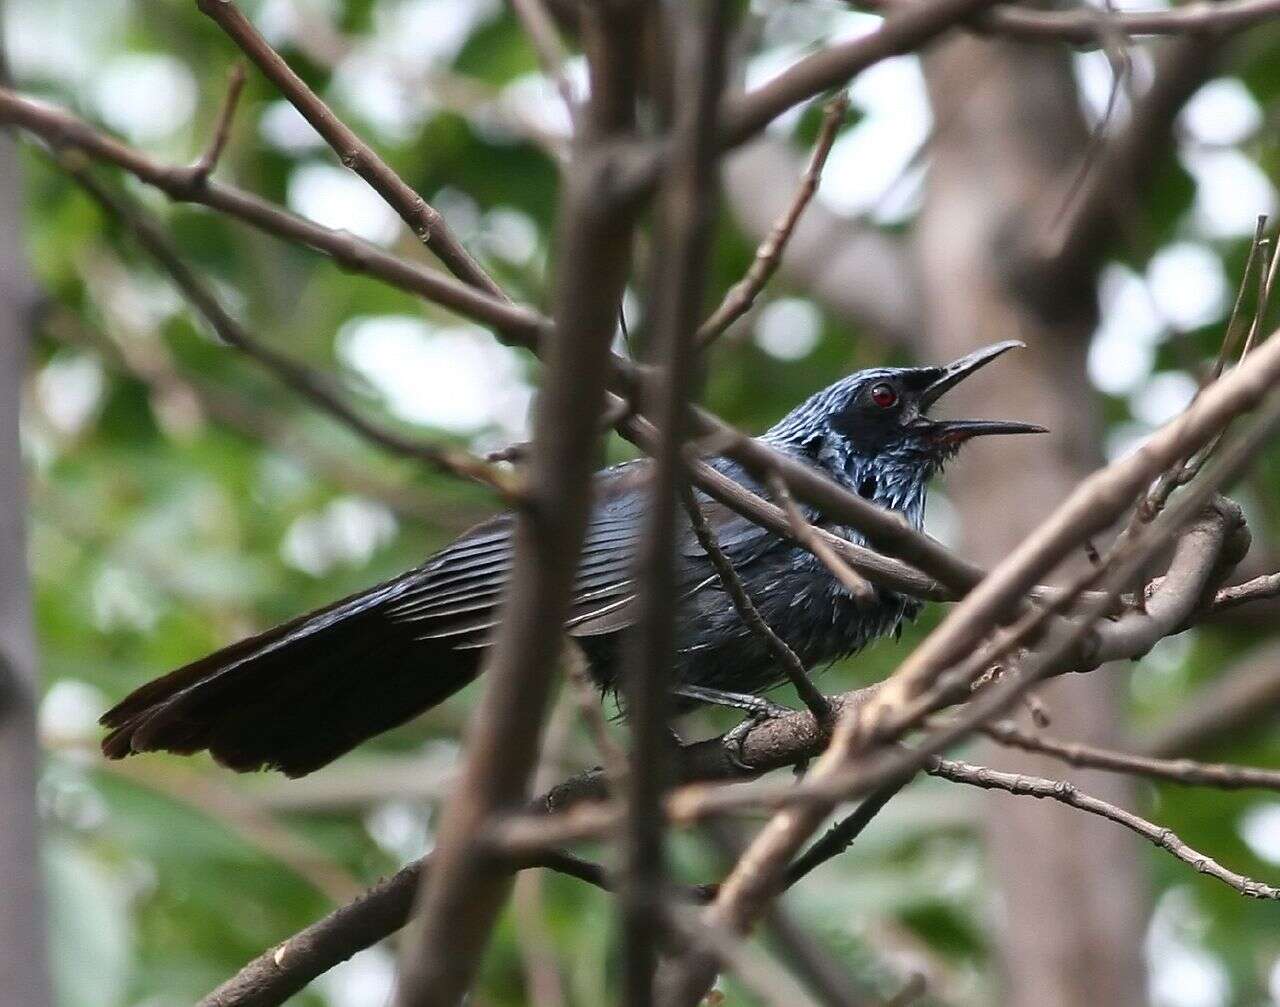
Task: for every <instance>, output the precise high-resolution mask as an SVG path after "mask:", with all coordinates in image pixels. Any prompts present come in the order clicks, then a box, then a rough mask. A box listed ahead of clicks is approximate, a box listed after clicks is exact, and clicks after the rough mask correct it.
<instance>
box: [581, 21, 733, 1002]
mask: <svg viewBox="0 0 1280 1007" xmlns="http://www.w3.org/2000/svg"><path fill="white" fill-rule="evenodd" d="M674 16H675V18H676V24H677V25H678V30H679V39H678V41H677V43H676V70H675V80H674V93H675V99H676V110H675V122H674V124H673V126H672V129H671V143H672V156H671V160H670V163H669V170H668V172H667V174H666V176H665V178H664V180H663V185H662V188H661V190H660V193H659V205H658V217H659V230H658V235H657V237H658V240H657V242H656V243H655V247H654V256H655V259H654V265H653V272H654V273H655V282H654V289H653V298H652V300H653V305H652V310H651V311H650V315H651V317H652V319H653V322H652V326H653V335H652V340H651V346H652V348H653V353H654V362H655V363H656V364H657V366H658V373H659V375H660V379H659V380H658V381H657V382H655V383H653V384H652V385H650V386H649V388H648V389H646V396H645V398H646V399H647V400H648V402H647V405H648V407H649V408H650V409H651V410H652V415H653V416H654V418H655V419H656V423H657V427H658V434H659V443H658V451H657V453H656V454H655V455H654V466H653V473H654V477H653V486H652V496H651V499H650V502H649V507H648V513H647V514H646V515H645V520H644V530H645V534H644V538H643V544H642V545H641V547H640V549H639V555H638V556H637V559H636V572H637V576H638V579H639V584H640V588H639V602H638V609H639V611H638V615H637V622H636V631H635V635H634V637H633V638H632V639H630V640H629V641H628V646H627V650H628V653H627V655H626V660H625V663H624V665H623V673H624V677H623V685H624V687H625V690H624V691H625V696H626V703H627V714H628V719H629V721H630V724H631V759H630V762H629V767H630V771H629V772H628V774H627V784H628V785H627V793H626V800H627V820H626V830H625V832H624V833H623V835H622V837H621V838H622V844H621V845H622V851H621V852H622V856H623V862H624V868H623V875H622V888H621V891H620V892H619V895H620V899H619V901H620V909H621V919H622V941H623V1003H625V1004H628V1005H631V1007H649V1005H650V1004H652V1002H653V972H654V967H655V965H656V962H657V938H658V935H659V933H660V929H661V926H662V922H663V918H664V916H665V913H666V910H665V901H666V888H667V884H668V878H667V872H666V865H665V862H664V860H665V856H664V850H663V845H664V832H665V818H664V816H663V814H662V797H663V793H664V792H665V790H666V788H667V785H668V778H669V765H670V749H671V739H670V735H669V731H668V725H669V721H670V718H671V695H672V686H673V685H674V682H673V681H672V676H673V664H674V659H675V656H676V608H677V601H676V599H677V597H678V594H677V576H678V574H677V542H678V537H679V532H680V522H679V520H678V516H679V506H680V504H679V501H680V497H681V495H682V494H684V493H687V487H686V471H685V463H684V444H685V440H686V439H687V437H688V428H689V425H690V416H689V410H688V400H689V396H690V394H691V392H692V391H693V371H694V368H693V366H692V364H693V361H694V356H695V353H696V349H695V344H694V341H693V340H694V330H695V328H696V327H697V324H698V316H699V313H700V312H701V310H702V297H703V290H704V289H705V276H706V269H707V259H708V255H709V252H710V247H711V225H712V223H713V221H714V219H715V218H714V214H715V209H716V203H715V196H716V190H717V187H718V181H719V172H718V169H717V166H716V157H717V151H716V147H715V136H716V126H717V115H718V112H719V108H720V95H721V92H722V90H723V88H724V78H725V64H726V59H727V54H726V47H727V44H728V32H729V27H730V24H731V20H730V19H731V13H730V5H729V4H728V3H727V2H726V0H710V2H708V3H706V4H694V5H690V6H689V7H687V8H684V9H682V10H680V11H677V12H676V13H675V14H674ZM624 44H628V45H634V44H635V40H634V38H632V39H628V40H626V41H625V42H624ZM609 55H610V54H609V53H608V52H601V53H600V54H599V56H600V57H601V58H608V57H609ZM613 55H614V56H615V57H616V53H614V54H613Z"/></svg>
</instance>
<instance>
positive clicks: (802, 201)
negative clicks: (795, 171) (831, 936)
mask: <svg viewBox="0 0 1280 1007" xmlns="http://www.w3.org/2000/svg"><path fill="white" fill-rule="evenodd" d="M848 113H849V95H848V92H845V91H841V92H840V93H839V94H838V95H836V96H835V97H834V98H832V99H831V100H830V101H829V102H827V105H826V108H825V109H824V110H823V114H822V126H821V128H820V129H819V130H818V139H817V141H816V142H815V143H814V146H813V153H812V154H811V155H810V157H809V164H808V166H807V167H806V168H805V170H804V174H803V175H802V176H801V178H800V185H799V187H798V188H797V189H796V192H795V195H794V196H792V197H791V204H790V205H789V206H788V207H787V209H786V212H784V213H783V214H782V216H781V217H779V218H778V219H777V220H776V221H775V222H774V225H773V227H772V228H771V229H770V231H769V234H768V236H767V237H766V238H765V239H764V241H762V242H760V245H759V247H758V248H757V249H756V254H755V258H754V259H752V260H751V265H750V267H749V268H748V269H747V272H746V275H745V276H743V278H742V279H741V280H739V281H738V282H737V283H735V284H734V285H733V286H732V287H730V288H729V291H728V293H726V294H725V295H724V300H722V301H721V302H720V306H719V307H717V308H716V309H715V311H713V312H712V313H711V315H710V317H708V318H707V320H706V321H705V322H703V323H702V324H701V325H700V326H699V327H698V333H697V336H696V337H695V338H696V340H697V343H698V346H700V347H702V348H704V349H705V348H706V347H707V346H709V345H711V343H713V342H714V341H715V340H716V339H718V338H720V336H721V335H723V333H724V331H725V330H726V329H727V328H729V326H730V325H732V324H733V323H734V322H736V321H737V320H738V319H739V318H741V317H742V316H743V315H745V314H746V313H747V312H748V311H750V310H751V305H753V304H754V303H755V300H756V297H758V296H759V294H760V292H761V291H762V290H763V289H764V288H765V285H766V284H768V282H769V280H771V279H772V278H773V274H774V273H776V272H777V271H778V267H779V266H780V265H781V264H782V254H783V252H784V251H785V250H786V247H787V242H789V241H790V240H791V235H792V233H793V232H794V231H795V229H796V224H798V223H799V222H800V217H801V215H802V214H803V213H804V211H805V209H806V207H808V205H809V203H810V201H811V200H812V199H813V197H814V194H815V193H816V192H817V191H818V183H819V182H820V181H821V180H822V169H823V168H824V167H825V166H826V163H827V157H828V156H829V155H830V153H831V147H832V146H833V145H834V144H835V142H836V134H837V133H839V131H840V126H841V124H842V123H843V122H844V119H845V116H846V115H848Z"/></svg>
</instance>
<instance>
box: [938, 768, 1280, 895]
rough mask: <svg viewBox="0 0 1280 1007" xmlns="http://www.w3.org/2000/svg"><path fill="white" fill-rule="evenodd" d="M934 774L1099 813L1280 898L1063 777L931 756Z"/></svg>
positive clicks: (1214, 874)
mask: <svg viewBox="0 0 1280 1007" xmlns="http://www.w3.org/2000/svg"><path fill="white" fill-rule="evenodd" d="M926 771H927V772H928V773H930V775H933V776H940V777H942V778H943V779H944V780H950V781H951V782H952V783H963V784H966V785H968V786H971V787H979V788H981V789H983V790H1003V791H1005V792H1006V793H1009V794H1017V795H1020V796H1024V797H1036V798H1040V799H1047V800H1051V801H1057V802H1059V803H1060V804H1065V805H1067V807H1070V808H1075V809H1076V810H1078V811H1083V812H1085V813H1086V814H1090V815H1098V816H1099V817H1100V818H1105V819H1106V820H1107V821H1109V822H1115V823H1116V824H1117V825H1121V826H1123V827H1124V828H1126V829H1128V830H1129V831H1130V832H1133V833H1136V834H1137V835H1139V836H1141V837H1142V838H1143V839H1145V840H1147V841H1148V842H1150V843H1152V844H1154V845H1155V846H1158V847H1160V848H1161V849H1163V850H1166V851H1168V852H1169V853H1170V854H1172V855H1173V856H1174V857H1176V858H1177V859H1179V860H1181V861H1182V862H1183V863H1184V864H1190V865H1191V866H1192V867H1194V868H1195V869H1196V870H1197V871H1199V872H1200V873H1201V874H1207V875H1208V876H1209V877H1211V878H1215V879H1216V880H1218V881H1221V882H1222V883H1223V884H1224V885H1227V886H1228V887H1230V888H1233V889H1234V890H1235V891H1237V892H1239V893H1240V894H1241V895H1246V896H1248V897H1249V898H1251V899H1280V888H1273V887H1272V886H1271V885H1267V884H1263V883H1262V882H1261V881H1255V880H1253V879H1252V878H1247V877H1245V876H1244V875H1243V874H1237V873H1235V872H1234V871H1230V870H1227V868H1225V867H1223V866H1222V865H1221V864H1219V863H1218V862H1217V861H1216V860H1214V859H1213V858H1212V857H1208V856H1206V855H1205V854H1203V853H1199V852H1197V851H1196V850H1193V849H1192V848H1191V847H1190V846H1188V845H1187V844H1186V843H1184V842H1183V841H1182V840H1181V839H1179V838H1178V836H1177V835H1176V834H1175V833H1174V832H1173V830H1172V829H1166V828H1162V827H1160V826H1159V825H1156V824H1154V823H1153V822H1149V821H1147V819H1145V818H1142V817H1141V816H1139V815H1135V814H1134V813H1133V812H1132V811H1126V810H1125V809H1124V808H1119V807H1116V806H1115V805H1114V804H1108V803H1107V802H1106V801H1103V800H1100V799H1098V798H1097V797H1091V796H1090V795H1088V794H1085V793H1082V792H1081V791H1080V790H1077V789H1076V787H1075V786H1074V785H1073V784H1070V783H1068V782H1066V781H1065V780H1047V779H1044V778H1042V777H1038V776H1026V775H1023V774H1021V773H1002V772H998V771H997V770H994V769H988V768H987V767H986V766H973V765H970V764H969V763H966V762H954V761H952V760H950V759H934V760H932V762H931V763H930V764H929V766H927V767H926Z"/></svg>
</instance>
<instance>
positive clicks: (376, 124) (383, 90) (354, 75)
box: [329, 45, 431, 143]
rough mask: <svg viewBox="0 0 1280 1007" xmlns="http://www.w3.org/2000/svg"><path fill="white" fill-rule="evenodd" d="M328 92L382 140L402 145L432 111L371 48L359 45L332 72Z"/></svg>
mask: <svg viewBox="0 0 1280 1007" xmlns="http://www.w3.org/2000/svg"><path fill="white" fill-rule="evenodd" d="M329 90H330V93H331V96H332V98H333V99H334V101H335V102H336V103H338V104H340V105H342V106H343V107H344V108H349V109H351V110H352V111H353V112H355V113H356V115H358V116H360V118H361V119H363V120H364V121H365V122H367V123H368V124H369V125H370V126H372V127H373V128H374V130H376V131H377V133H378V135H379V137H380V138H381V139H384V140H387V141H390V142H393V143H403V142H404V141H406V140H408V139H409V138H410V137H411V136H412V135H413V131H414V129H415V128H416V127H417V126H418V125H419V124H421V122H422V121H423V120H424V119H425V118H426V116H427V114H428V113H429V112H430V111H431V109H430V106H429V104H428V103H427V102H425V101H423V100H422V95H420V94H418V95H415V94H414V93H413V89H412V88H410V87H408V86H406V81H405V80H404V78H403V77H402V76H400V75H399V74H397V73H396V72H395V69H394V68H393V67H392V66H391V64H390V63H389V62H388V61H387V59H386V57H385V55H383V54H382V53H381V52H379V51H378V50H377V49H376V47H374V46H373V45H359V46H357V47H356V48H354V49H353V50H352V51H351V52H350V53H348V54H347V55H346V56H344V57H343V59H342V62H341V63H339V64H338V65H337V67H335V68H334V71H333V76H332V78H330V84H329Z"/></svg>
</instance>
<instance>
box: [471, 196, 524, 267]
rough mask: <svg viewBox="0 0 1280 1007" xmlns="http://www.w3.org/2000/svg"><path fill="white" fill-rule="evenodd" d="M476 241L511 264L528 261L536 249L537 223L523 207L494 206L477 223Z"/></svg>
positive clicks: (487, 250)
mask: <svg viewBox="0 0 1280 1007" xmlns="http://www.w3.org/2000/svg"><path fill="white" fill-rule="evenodd" d="M480 243H481V244H482V245H483V246H484V250H485V251H486V252H488V253H489V254H490V255H492V256H494V257H496V258H499V259H502V260H503V261H505V262H509V263H511V264H512V265H514V266H524V265H528V263H529V261H530V260H531V259H532V258H533V257H534V256H535V255H536V254H537V252H538V225H537V224H536V223H534V221H533V218H532V217H530V216H529V215H528V214H527V213H525V212H524V211H523V210H517V209H516V208H515V207H513V206H495V207H494V208H493V209H492V210H490V211H489V212H488V213H486V214H485V215H484V219H483V220H482V221H481V223H480Z"/></svg>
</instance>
